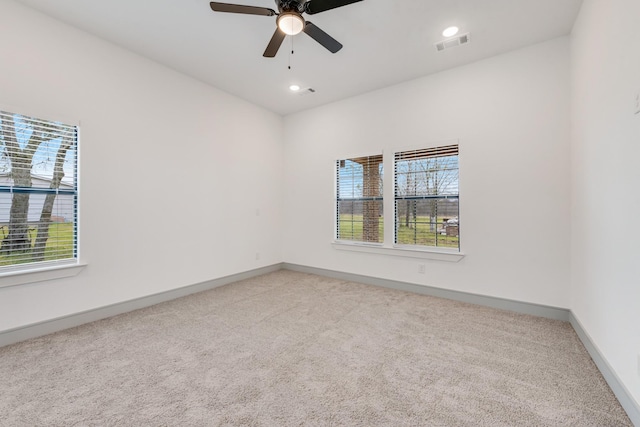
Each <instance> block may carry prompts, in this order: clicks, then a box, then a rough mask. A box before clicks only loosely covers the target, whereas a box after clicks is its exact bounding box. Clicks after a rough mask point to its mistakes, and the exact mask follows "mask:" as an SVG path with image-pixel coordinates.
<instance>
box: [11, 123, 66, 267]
mask: <svg viewBox="0 0 640 427" xmlns="http://www.w3.org/2000/svg"><path fill="white" fill-rule="evenodd" d="M77 220H78V129H77V127H76V126H72V125H67V124H64V123H60V122H54V121H48V120H43V119H38V118H34V117H27V116H23V115H20V114H14V113H10V112H4V111H0V273H1V272H5V271H12V270H28V269H31V268H34V267H36V266H37V267H42V266H45V265H47V264H50V263H52V262H56V263H57V262H61V261H62V262H64V261H63V260H67V261H70V262H73V261H74V260H77V257H78V249H77V248H78V246H77V240H78V239H77V236H78V228H77V224H78V221H77Z"/></svg>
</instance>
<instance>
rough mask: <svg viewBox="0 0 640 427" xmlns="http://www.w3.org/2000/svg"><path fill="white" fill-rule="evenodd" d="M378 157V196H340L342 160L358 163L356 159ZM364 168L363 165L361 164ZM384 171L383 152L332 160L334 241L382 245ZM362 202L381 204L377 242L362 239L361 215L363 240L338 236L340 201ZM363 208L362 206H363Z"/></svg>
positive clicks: (384, 219)
mask: <svg viewBox="0 0 640 427" xmlns="http://www.w3.org/2000/svg"><path fill="white" fill-rule="evenodd" d="M377 158H379V159H380V161H379V162H378V168H380V166H381V167H382V170H381V171H379V172H378V174H379V175H378V179H380V180H381V181H380V184H381V185H382V192H381V194H380V195H379V196H371V195H368V196H365V195H364V194H363V195H362V196H361V197H344V198H343V197H340V196H341V195H340V168H341V164H342V163H343V162H346V161H352V162H354V163H359V162H357V161H356V160H358V159H366V160H367V162H369V161H370V159H374V161H375V159H377ZM363 168H364V166H363ZM364 175H365V174H364V170H363V177H362V179H363V190H362V191H363V193H364V192H365V189H364V179H365V178H364ZM385 175H386V174H385V171H384V153H382V152H379V153H376V154H368V155H357V156H342V157H340V158H338V159H337V160H335V161H334V186H335V190H334V200H335V203H334V218H335V221H334V233H333V236H334V242H336V243H340V244H356V245H373V246H382V245H383V243H384V222H385V221H386V217H385V214H384V212H385V208H384V191H385V184H384V179H385ZM349 201H351V202H363V203H367V202H380V203H381V206H380V209H381V211H382V221H383V224H382V232H380V230H379V229H378V230H377V232H376V233H375V234H377V235H378V237H379V240H380V241H377V242H374V241H367V240H364V235H365V233H366V230H364V227H365V224H364V223H365V220H364V217H363V221H362V222H363V240H354V239H345V238H340V222H341V220H340V202H349ZM363 209H364V207H363Z"/></svg>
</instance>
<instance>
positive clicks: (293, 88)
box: [289, 85, 300, 92]
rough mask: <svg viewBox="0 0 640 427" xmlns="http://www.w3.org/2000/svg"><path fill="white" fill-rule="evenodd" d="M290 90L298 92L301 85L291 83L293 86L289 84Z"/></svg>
mask: <svg viewBox="0 0 640 427" xmlns="http://www.w3.org/2000/svg"><path fill="white" fill-rule="evenodd" d="M289 90H290V91H292V92H297V91H299V90H300V86H298V85H291V86H289Z"/></svg>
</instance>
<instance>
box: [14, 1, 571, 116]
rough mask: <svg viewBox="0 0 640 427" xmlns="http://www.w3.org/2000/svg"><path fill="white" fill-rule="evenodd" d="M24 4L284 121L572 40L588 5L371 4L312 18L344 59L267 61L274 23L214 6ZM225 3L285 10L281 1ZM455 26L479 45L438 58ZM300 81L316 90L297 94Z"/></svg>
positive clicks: (302, 50) (311, 49) (298, 45)
mask: <svg viewBox="0 0 640 427" xmlns="http://www.w3.org/2000/svg"><path fill="white" fill-rule="evenodd" d="M18 1H19V2H21V3H24V4H26V5H28V6H31V7H33V8H35V9H37V10H40V11H42V12H44V13H46V14H48V15H50V16H52V17H54V18H56V19H59V20H60V21H63V22H66V23H68V24H71V25H73V26H75V27H77V28H80V29H82V30H84V31H87V32H89V33H92V34H95V35H96V36H98V37H101V38H103V39H106V40H109V41H111V42H113V43H115V44H117V45H120V46H123V47H125V48H127V49H129V50H131V51H133V52H137V53H138V54H140V55H143V56H145V57H147V58H151V59H153V60H155V61H157V62H159V63H162V64H165V65H167V66H169V67H171V68H173V69H175V70H178V71H180V72H182V73H184V74H187V75H189V76H192V77H194V78H196V79H198V80H201V81H203V82H206V83H209V84H211V85H212V86H215V87H217V88H220V89H222V90H224V91H226V92H229V93H232V94H234V95H237V96H239V97H241V98H244V99H246V100H248V101H251V102H253V103H255V104H257V105H260V106H263V107H265V108H268V109H269V110H272V111H274V112H276V113H279V114H282V115H286V114H290V113H293V112H297V111H301V110H304V109H308V108H312V107H315V106H318V105H322V104H326V103H329V102H332V101H336V100H340V99H344V98H347V97H350V96H354V95H357V94H361V93H365V92H369V91H372V90H375V89H379V88H383V87H386V86H390V85H393V84H396V83H400V82H403V81H407V80H411V79H414V78H417V77H420V76H424V75H427V74H431V73H435V72H438V71H441V70H445V69H448V68H452V67H456V66H460V65H463V64H467V63H470V62H473V61H477V60H479V59H483V58H487V57H490V56H493V55H496V54H500V53H503V52H507V51H510V50H513V49H517V48H520V47H523V46H527V45H531V44H534V43H539V42H542V41H545V40H549V39H552V38H555V37H559V36H562V35H566V34H569V33H570V31H571V27H572V25H573V22H574V20H575V18H576V16H577V14H578V11H579V9H580V5H581V4H582V0H363V1H361V2H359V3H354V4H351V5H348V6H344V7H342V8H338V9H333V10H330V11H326V12H323V13H319V14H316V15H313V16H310V15H305V18H306V19H308V20H310V21H312V22H313V23H314V24H316V25H317V26H318V27H320V28H322V29H323V30H324V31H325V32H327V33H329V34H330V35H331V36H333V37H334V38H335V39H337V40H338V41H339V42H341V43H342V44H343V45H344V48H343V49H342V50H341V51H339V52H338V53H336V54H331V53H330V52H329V51H327V50H325V49H324V48H323V47H322V46H321V45H319V44H318V43H316V42H315V41H314V40H312V39H311V38H309V37H308V36H307V35H306V34H299V35H297V36H293V38H292V37H287V39H286V40H285V41H284V43H283V45H282V47H281V48H280V51H279V52H278V55H277V56H276V57H275V58H272V59H268V58H263V57H262V53H263V51H264V49H265V47H266V46H267V43H268V42H269V40H270V38H271V35H272V34H273V32H274V30H275V17H265V16H255V15H239V14H231V13H216V12H213V11H211V9H210V7H209V1H207V0H109V1H97V0H55V1H52V0H18ZM223 1H224V2H226V3H238V4H244V5H251V6H262V7H268V8H272V9H277V7H276V6H275V2H274V0H237V1H236V0H223ZM450 25H456V26H458V27H460V30H461V34H463V33H467V32H468V33H469V34H470V40H471V41H470V43H468V44H466V45H462V46H458V47H454V48H452V49H449V50H445V51H442V52H437V51H436V49H435V47H434V43H436V42H437V41H440V40H442V39H443V38H444V37H442V35H441V32H442V30H444V28H445V27H448V26H450ZM292 42H293V47H294V50H295V54H294V55H290V54H289V53H290V51H291V48H290V47H291V43H292ZM289 63H291V66H292V69H291V70H289V69H288V65H289ZM292 83H297V84H299V85H301V86H302V87H303V88H306V87H311V88H313V89H315V90H316V92H315V93H314V94H308V95H304V96H301V95H299V94H294V93H292V92H290V91H289V89H288V87H289V85H290V84H292Z"/></svg>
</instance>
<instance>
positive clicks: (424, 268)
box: [418, 264, 426, 274]
mask: <svg viewBox="0 0 640 427" xmlns="http://www.w3.org/2000/svg"><path fill="white" fill-rule="evenodd" d="M425 271H426V267H425V265H424V264H418V273H420V274H424V273H425Z"/></svg>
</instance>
